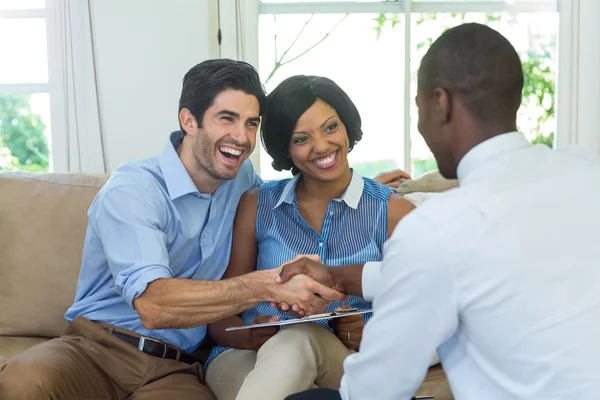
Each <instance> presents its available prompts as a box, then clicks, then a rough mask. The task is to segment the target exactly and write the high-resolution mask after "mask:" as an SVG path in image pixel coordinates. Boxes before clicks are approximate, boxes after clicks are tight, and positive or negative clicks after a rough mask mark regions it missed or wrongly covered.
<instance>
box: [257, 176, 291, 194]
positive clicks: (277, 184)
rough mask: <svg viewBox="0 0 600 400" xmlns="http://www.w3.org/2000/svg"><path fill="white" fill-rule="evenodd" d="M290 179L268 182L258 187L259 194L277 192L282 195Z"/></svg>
mask: <svg viewBox="0 0 600 400" xmlns="http://www.w3.org/2000/svg"><path fill="white" fill-rule="evenodd" d="M290 180H291V178H286V179H279V180H275V181H268V182H265V183H263V184H262V185H260V190H261V192H279V193H282V192H283V190H284V189H285V187H286V185H287V184H288V183H289V181H290Z"/></svg>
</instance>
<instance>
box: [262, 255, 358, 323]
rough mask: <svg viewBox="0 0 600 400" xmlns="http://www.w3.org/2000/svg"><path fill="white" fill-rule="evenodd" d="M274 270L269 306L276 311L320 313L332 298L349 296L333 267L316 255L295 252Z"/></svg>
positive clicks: (298, 315)
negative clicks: (295, 253)
mask: <svg viewBox="0 0 600 400" xmlns="http://www.w3.org/2000/svg"><path fill="white" fill-rule="evenodd" d="M340 269H341V268H340ZM276 271H278V275H277V278H276V280H275V284H274V285H270V286H271V287H272V288H273V289H272V290H270V293H269V295H270V298H271V306H273V307H277V308H278V309H279V311H282V312H287V313H288V314H290V315H292V316H295V317H303V316H305V315H313V314H319V313H322V312H323V311H324V310H325V309H326V308H327V307H328V306H329V304H331V303H332V302H334V301H347V300H348V296H347V295H346V294H345V293H344V288H343V287H342V285H341V283H340V282H338V281H336V277H335V276H334V273H333V271H332V270H331V269H329V268H327V267H326V266H325V265H323V264H322V263H321V260H320V259H319V256H317V255H300V256H297V257H296V258H294V259H293V260H291V261H288V262H287V263H285V264H283V265H282V266H281V267H280V268H279V269H278V270H276ZM338 280H339V279H338Z"/></svg>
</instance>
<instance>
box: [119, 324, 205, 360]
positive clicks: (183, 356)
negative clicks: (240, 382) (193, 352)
mask: <svg viewBox="0 0 600 400" xmlns="http://www.w3.org/2000/svg"><path fill="white" fill-rule="evenodd" d="M111 333H112V335H113V336H115V337H117V338H119V339H121V340H123V341H124V342H127V343H129V344H130V345H132V346H134V347H136V348H137V349H139V350H141V351H142V352H144V353H146V354H148V355H151V356H154V357H158V358H166V359H170V360H176V361H181V362H184V363H186V364H193V363H196V362H200V361H199V360H196V359H194V358H193V357H191V356H190V355H189V354H187V353H185V352H183V351H181V350H179V349H178V348H177V347H174V346H169V345H167V344H165V343H163V342H160V341H158V340H156V339H154V338H151V337H148V336H140V337H135V336H131V335H128V334H126V333H123V332H117V331H116V330H113V331H112V332H111Z"/></svg>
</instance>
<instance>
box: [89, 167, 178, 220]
mask: <svg viewBox="0 0 600 400" xmlns="http://www.w3.org/2000/svg"><path fill="white" fill-rule="evenodd" d="M157 171H158V169H157V168H156V169H155V168H154V165H153V160H152V159H148V160H144V161H140V162H133V163H127V164H123V165H121V166H119V167H118V168H117V169H115V170H114V171H113V173H112V174H111V175H110V177H109V179H108V181H107V182H106V183H105V185H104V186H103V187H102V189H100V191H99V192H98V195H97V196H96V199H95V201H94V203H93V204H92V207H94V206H95V207H98V206H100V205H102V204H105V203H109V202H111V203H117V204H122V205H123V209H125V208H128V207H127V205H133V204H135V205H137V206H142V205H143V206H145V207H152V208H162V207H164V206H165V200H166V195H165V192H164V189H163V186H162V184H161V182H160V177H159V176H158V173H157Z"/></svg>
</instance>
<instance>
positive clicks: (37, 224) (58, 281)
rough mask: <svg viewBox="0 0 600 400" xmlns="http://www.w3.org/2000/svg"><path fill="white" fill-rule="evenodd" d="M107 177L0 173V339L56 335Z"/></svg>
mask: <svg viewBox="0 0 600 400" xmlns="http://www.w3.org/2000/svg"><path fill="white" fill-rule="evenodd" d="M106 179H107V176H105V175H100V176H96V175H82V174H32V173H18V172H0V194H1V195H0V255H1V256H0V304H2V308H1V309H0V336H42V337H44V336H45V337H56V336H59V335H60V334H61V333H62V332H63V330H64V329H65V327H66V321H65V319H64V313H65V311H66V310H67V308H68V307H69V306H70V305H71V304H72V302H73V298H74V295H75V289H76V286H77V278H78V275H79V269H80V265H81V255H82V250H83V242H84V238H85V230H86V227H87V210H88V208H89V206H90V204H91V202H92V200H93V199H94V196H95V195H96V193H97V192H98V190H99V189H100V188H101V187H102V185H103V184H104V182H105V181H106Z"/></svg>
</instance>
